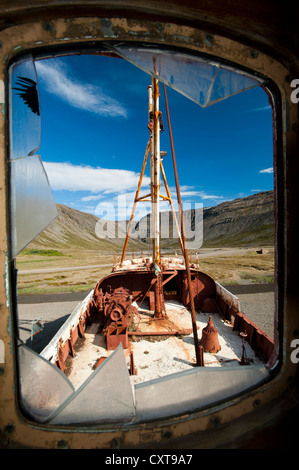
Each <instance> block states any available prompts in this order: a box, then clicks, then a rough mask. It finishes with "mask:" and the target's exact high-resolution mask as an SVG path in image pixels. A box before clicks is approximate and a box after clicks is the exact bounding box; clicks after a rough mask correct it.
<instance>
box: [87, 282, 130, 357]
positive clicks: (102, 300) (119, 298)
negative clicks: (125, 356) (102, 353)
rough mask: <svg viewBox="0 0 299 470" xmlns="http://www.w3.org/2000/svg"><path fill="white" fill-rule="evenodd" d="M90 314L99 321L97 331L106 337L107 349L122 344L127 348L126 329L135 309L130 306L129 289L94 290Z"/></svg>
mask: <svg viewBox="0 0 299 470" xmlns="http://www.w3.org/2000/svg"><path fill="white" fill-rule="evenodd" d="M90 313H91V314H92V315H93V316H97V317H98V320H99V321H100V325H99V331H100V332H102V333H104V335H105V337H106V345H107V349H108V350H111V349H116V348H117V346H118V345H119V343H122V345H123V347H124V348H125V349H126V348H127V347H128V328H129V326H130V323H131V321H132V317H133V315H134V314H137V308H136V307H134V305H132V295H131V293H130V291H129V289H125V288H123V287H118V288H117V289H111V288H110V286H108V288H107V289H106V290H105V292H103V291H102V289H101V288H100V289H99V290H95V293H94V296H93V299H92V301H91V304H90Z"/></svg>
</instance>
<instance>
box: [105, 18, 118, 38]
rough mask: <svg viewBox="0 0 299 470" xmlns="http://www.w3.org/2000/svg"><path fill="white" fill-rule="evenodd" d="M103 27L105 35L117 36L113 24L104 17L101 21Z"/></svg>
mask: <svg viewBox="0 0 299 470" xmlns="http://www.w3.org/2000/svg"><path fill="white" fill-rule="evenodd" d="M101 29H102V31H103V35H104V37H111V38H116V37H117V35H116V34H114V31H113V26H112V23H111V21H110V20H108V19H107V18H103V19H102V21H101Z"/></svg>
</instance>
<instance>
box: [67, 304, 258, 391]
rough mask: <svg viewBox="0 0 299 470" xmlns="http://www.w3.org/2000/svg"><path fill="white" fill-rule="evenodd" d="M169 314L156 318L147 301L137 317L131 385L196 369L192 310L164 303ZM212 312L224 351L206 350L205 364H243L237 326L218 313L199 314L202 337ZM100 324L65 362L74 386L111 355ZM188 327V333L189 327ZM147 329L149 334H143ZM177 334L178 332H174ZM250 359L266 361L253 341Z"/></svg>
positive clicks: (131, 348) (132, 338)
mask: <svg viewBox="0 0 299 470" xmlns="http://www.w3.org/2000/svg"><path fill="white" fill-rule="evenodd" d="M165 309H166V314H167V318H164V319H162V320H156V319H154V315H153V312H152V311H150V310H148V308H147V304H146V303H143V304H142V305H141V306H140V307H139V308H138V315H135V318H134V331H137V333H136V334H135V335H134V332H133V331H132V332H130V333H129V335H130V336H129V345H128V348H127V349H125V350H124V352H125V357H126V361H127V366H128V370H129V369H130V366H132V363H131V358H132V355H131V353H132V352H133V359H134V366H135V369H136V374H134V375H130V381H131V384H132V386H134V385H135V384H139V383H142V382H147V381H150V380H152V379H157V378H161V377H165V376H167V375H170V374H174V373H176V372H182V371H184V370H188V369H193V368H194V367H195V366H196V359H195V358H196V356H195V347H194V340H193V333H192V322H191V313H190V311H188V310H187V309H186V307H184V306H183V304H181V303H180V302H178V301H175V300H171V301H170V300H168V301H165ZM210 315H211V317H212V321H213V325H214V327H215V328H216V329H217V331H218V339H219V343H220V346H221V349H220V351H219V352H217V353H208V352H204V366H205V367H217V368H219V367H221V368H225V367H226V366H232V365H236V366H240V367H246V366H244V365H241V364H240V361H241V358H242V351H243V349H242V343H243V341H242V337H241V336H240V333H239V332H237V331H233V325H232V324H231V323H229V322H227V321H225V320H224V319H223V318H222V317H221V316H220V315H219V314H218V313H203V312H201V313H196V325H197V330H198V338H199V341H200V339H201V335H202V330H203V328H205V327H206V326H207V323H208V320H209V316H210ZM98 326H99V325H98V324H97V323H93V324H92V325H90V326H88V327H87V328H86V330H85V338H84V339H83V338H80V341H78V343H77V344H76V349H75V356H74V357H68V359H67V361H66V371H65V373H66V375H67V376H68V378H69V380H70V381H71V382H72V384H73V386H74V387H75V389H77V388H78V387H80V385H82V383H84V381H85V380H86V379H87V378H88V377H89V376H90V374H91V373H92V372H93V371H94V369H95V368H96V366H97V364H99V361H100V360H102V361H103V360H104V358H107V357H109V355H110V354H112V353H113V351H108V350H107V348H106V343H105V336H104V335H103V334H99V333H98ZM186 330H189V331H186ZM144 333H148V335H146V336H144V335H143V334H144ZM175 333H176V334H175ZM245 351H246V357H247V360H249V363H250V364H255V365H259V364H264V362H263V361H262V360H261V359H259V358H257V357H256V355H255V353H254V351H253V349H252V348H251V346H250V344H249V343H247V342H245Z"/></svg>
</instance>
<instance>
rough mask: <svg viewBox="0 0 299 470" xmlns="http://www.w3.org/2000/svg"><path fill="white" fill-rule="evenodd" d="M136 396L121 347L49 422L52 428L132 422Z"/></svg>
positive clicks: (120, 346)
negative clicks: (57, 425)
mask: <svg viewBox="0 0 299 470" xmlns="http://www.w3.org/2000/svg"><path fill="white" fill-rule="evenodd" d="M134 405H135V404H134V395H133V390H132V386H131V383H130V377H129V372H128V369H127V365H126V360H125V355H124V351H123V348H122V345H121V344H120V345H119V346H118V348H117V349H116V350H115V352H113V353H112V354H111V356H109V357H108V358H107V359H106V360H105V361H104V362H103V363H102V364H101V365H100V366H99V367H98V368H97V369H96V370H95V371H94V372H93V373H92V375H91V376H90V377H89V378H88V379H87V380H86V381H85V382H84V383H83V385H82V386H81V387H80V388H79V389H78V390H77V391H76V392H75V393H74V394H73V395H72V396H71V397H70V398H69V399H68V400H67V401H66V403H64V404H63V405H62V407H61V408H60V409H58V410H57V411H56V412H55V413H54V414H53V416H52V417H50V418H49V420H48V423H49V424H79V423H85V422H88V423H107V422H118V423H124V422H132V421H133V419H134V417H135V406H134Z"/></svg>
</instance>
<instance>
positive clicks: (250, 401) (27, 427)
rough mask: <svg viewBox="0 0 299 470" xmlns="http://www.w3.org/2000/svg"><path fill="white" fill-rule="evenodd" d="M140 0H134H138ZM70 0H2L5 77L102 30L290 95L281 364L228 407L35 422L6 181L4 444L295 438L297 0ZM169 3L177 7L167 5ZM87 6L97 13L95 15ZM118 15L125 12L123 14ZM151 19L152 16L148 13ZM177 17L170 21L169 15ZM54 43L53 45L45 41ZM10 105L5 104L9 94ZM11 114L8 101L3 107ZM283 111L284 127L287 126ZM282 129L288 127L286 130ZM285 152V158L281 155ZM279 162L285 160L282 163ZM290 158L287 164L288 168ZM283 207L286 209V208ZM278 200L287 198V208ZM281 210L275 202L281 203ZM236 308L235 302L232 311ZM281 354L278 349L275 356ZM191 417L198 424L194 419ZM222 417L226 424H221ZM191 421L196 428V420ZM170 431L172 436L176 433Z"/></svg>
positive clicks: (241, 442) (229, 442)
mask: <svg viewBox="0 0 299 470" xmlns="http://www.w3.org/2000/svg"><path fill="white" fill-rule="evenodd" d="M133 3H134V2H133ZM133 3H132V2H131V4H130V5H128V4H127V3H125V2H110V3H109V6H108V5H107V2H97V4H96V5H95V2H94V1H93V0H87V1H86V2H84V4H83V2H73V1H71V0H66V1H64V2H58V1H57V2H55V1H54V2H53V1H51V2H50V1H38V0H37V1H34V2H33V1H30V0H29V1H27V0H26V2H25V1H18V2H17V3H16V2H11V3H9V5H8V2H0V11H1V38H0V41H1V46H2V48H1V51H2V54H1V57H2V68H1V80H3V81H4V86H5V80H6V78H7V65H8V62H9V61H10V60H11V59H12V58H13V57H14V56H15V55H16V54H17V53H18V52H19V51H24V52H26V51H28V50H38V49H39V48H43V47H46V48H50V47H51V46H52V45H54V46H55V47H60V46H61V45H62V44H65V45H67V46H71V45H72V46H74V45H75V44H76V43H79V42H80V43H82V44H83V43H84V42H85V43H86V45H88V43H89V42H90V40H91V39H92V40H93V41H96V40H99V39H107V38H108V39H109V38H112V39H120V40H129V41H130V40H132V39H133V40H137V41H141V40H146V41H154V42H155V44H163V46H165V45H175V46H179V47H187V48H188V49H189V50H190V51H195V52H196V53H204V54H212V55H214V56H219V57H221V58H223V59H224V60H231V61H233V62H236V63H237V64H240V65H241V66H243V67H249V68H251V69H252V70H254V71H256V72H258V73H259V72H260V73H263V74H265V75H266V76H268V77H269V78H270V79H273V80H274V81H275V83H276V84H277V85H278V88H279V93H280V94H281V96H283V103H282V106H281V109H280V107H278V109H276V110H275V116H276V119H277V121H276V122H275V131H274V142H275V145H276V146H277V143H278V145H280V143H279V142H280V141H281V138H282V137H283V141H284V149H283V151H280V149H279V148H278V149H277V148H276V147H275V149H274V153H275V155H277V158H276V157H275V161H274V168H275V170H277V172H278V176H277V178H278V181H279V186H280V189H279V191H280V197H279V199H277V206H276V209H275V210H276V212H275V215H276V218H277V217H278V212H279V217H280V220H281V223H279V225H280V226H283V230H284V235H283V236H282V237H281V236H280V238H279V246H280V247H281V248H280V249H279V253H280V254H279V266H280V269H282V271H281V272H280V275H279V279H280V284H279V285H280V287H279V294H280V296H281V297H280V299H279V302H278V309H279V315H278V317H279V321H278V327H279V328H280V326H281V325H282V323H283V329H282V328H281V331H280V339H279V343H278V340H277V338H276V348H278V344H279V348H278V349H279V350H280V359H279V360H280V370H279V371H278V372H275V374H276V375H275V377H274V380H272V381H271V382H270V384H267V383H266V384H264V385H261V386H258V387H257V388H256V389H255V390H254V391H250V393H246V394H244V395H243V396H242V397H237V398H235V399H234V400H229V401H228V402H227V403H225V404H222V406H221V408H217V407H213V409H212V410H205V412H204V413H202V414H201V413H192V414H191V415H188V416H187V417H186V418H184V417H180V419H179V420H178V419H175V420H174V422H172V421H171V420H168V421H167V423H161V422H158V423H153V424H151V425H148V426H147V427H146V429H145V428H144V427H142V426H137V427H132V428H131V429H130V432H128V429H121V428H120V427H119V426H117V427H115V428H114V429H110V430H109V432H108V433H105V432H101V431H102V430H99V429H95V430H91V429H89V430H88V433H86V434H85V433H84V432H83V431H84V429H83V428H81V429H80V432H76V431H77V429H73V428H72V429H68V430H66V429H64V430H63V431H61V430H60V429H58V430H57V431H56V430H53V429H51V430H49V429H47V428H46V427H43V426H38V427H35V426H34V423H32V422H30V420H28V419H27V418H26V417H25V418H24V416H23V415H20V411H19V410H18V409H17V407H16V406H15V403H16V397H15V394H14V393H13V390H15V389H16V382H15V372H14V371H15V357H14V352H13V350H14V348H13V347H12V343H13V338H14V332H13V331H12V332H11V331H10V327H8V325H9V324H11V317H12V313H13V312H12V310H13V308H12V307H11V306H10V301H11V300H10V299H11V291H7V290H6V285H9V278H10V276H9V273H8V268H7V260H6V256H7V253H8V251H9V246H8V237H7V233H8V231H9V228H8V226H7V221H8V217H7V207H8V201H7V199H6V196H5V193H6V191H5V190H4V191H3V192H2V197H1V198H0V202H1V206H0V213H1V220H2V221H3V225H2V228H3V237H2V242H1V259H2V262H1V266H2V271H1V273H2V274H1V276H2V277H1V278H3V279H5V283H4V282H3V283H2V287H1V300H2V315H1V332H2V336H1V340H3V342H4V344H5V352H6V356H5V357H6V364H5V365H4V366H3V367H2V370H1V374H2V375H1V384H0V385H1V409H2V412H1V419H0V421H1V423H0V424H1V444H2V446H4V445H5V446H8V447H22V446H25V447H26V446H33V447H35V448H36V447H50V448H57V447H58V446H59V445H61V443H62V442H63V443H64V445H67V446H68V447H70V448H76V447H78V448H96V447H103V448H109V447H112V446H113V445H114V446H115V445H117V446H119V447H136V446H137V447H138V446H139V447H142V448H145V447H149V446H150V447H153V448H155V449H158V448H165V446H168V447H174V448H182V447H184V446H185V448H190V447H189V446H190V445H192V447H202V448H213V449H215V448H217V447H222V448H223V447H224V446H228V447H232V446H233V447H243V448H244V447H245V448H246V447H247V448H253V447H260V448H269V447H271V448H281V446H283V447H284V448H285V447H287V448H291V447H292V446H293V448H294V444H295V443H296V442H297V434H296V433H295V432H294V430H295V429H296V427H292V426H293V425H294V423H295V422H296V420H295V416H296V409H297V408H296V400H295V399H294V397H296V396H297V394H298V365H296V364H294V363H292V362H291V361H290V353H291V351H292V350H291V347H290V344H291V341H292V340H293V339H294V338H295V337H296V335H297V333H298V331H299V326H298V250H297V243H298V223H297V206H298V204H297V202H298V194H297V174H298V159H296V158H294V156H296V155H297V154H298V147H299V140H298V105H294V104H292V103H291V101H290V82H291V80H292V79H293V78H298V72H299V66H298V64H299V60H298V28H297V23H298V22H297V18H298V15H297V13H298V5H297V3H296V2H291V4H290V3H289V4H283V3H282V2H274V3H273V2H270V1H269V0H266V1H265V2H256V1H253V2H251V3H250V4H246V3H243V4H240V2H236V1H235V0H229V1H227V2H203V3H201V4H200V5H198V2H197V3H196V2H191V3H190V2H189V3H185V2H177V1H175V2H173V1H170V0H167V1H166V2H165V1H164V2H156V1H150V2H140V1H138V2H137V1H136V2H135V3H134V4H133ZM169 6H171V8H169ZM88 16H90V17H88ZM117 16H118V18H117ZM149 20H150V21H149ZM171 23H172V24H171ZM48 50H49V49H48ZM2 108H3V109H5V108H7V109H8V107H7V106H6V103H4V104H3V106H2ZM3 116H4V111H3ZM280 119H281V120H283V127H284V130H283V131H281V129H280ZM6 125H7V123H5V121H4V119H3V120H2V121H1V126H0V127H1V129H0V134H1V139H0V140H1V142H0V145H1V149H2V155H3V162H4V161H5V156H6V148H7V141H6V136H7V132H6V131H7V127H6ZM282 134H283V135H282ZM277 162H278V165H277ZM279 162H280V163H279ZM282 167H283V169H282ZM277 168H278V169H277ZM0 178H1V187H2V188H4V189H6V185H7V184H8V183H7V171H6V167H5V165H4V163H3V164H2V166H1V168H0ZM279 208H280V209H279ZM281 208H283V209H282V210H281ZM277 211H278V212H277ZM280 235H281V233H280ZM233 313H234V310H233V309H232V308H231V307H230V308H229V309H228V316H230V317H231V318H232V319H233V317H234V316H233ZM276 358H277V356H276V355H275V360H276ZM190 424H191V425H190ZM219 424H220V426H219ZM191 428H192V433H191V432H190V429H191ZM166 436H171V438H170V439H169V438H168V437H166Z"/></svg>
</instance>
